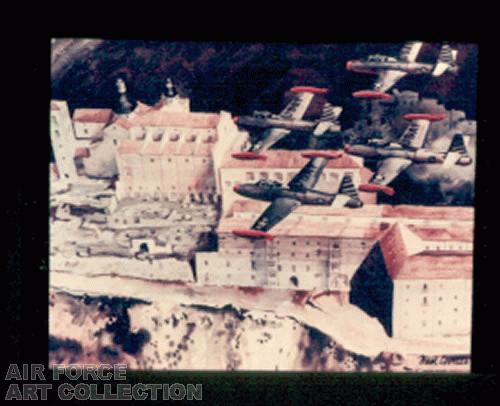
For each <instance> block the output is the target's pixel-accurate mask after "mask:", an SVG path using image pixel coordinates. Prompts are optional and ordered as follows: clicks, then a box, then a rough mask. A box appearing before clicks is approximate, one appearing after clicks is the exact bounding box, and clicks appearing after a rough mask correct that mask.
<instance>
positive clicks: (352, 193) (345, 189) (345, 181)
mask: <svg viewBox="0 0 500 406" xmlns="http://www.w3.org/2000/svg"><path fill="white" fill-rule="evenodd" d="M337 193H338V194H342V195H347V196H349V197H350V198H351V199H359V195H358V191H357V190H356V187H355V186H354V183H353V181H352V174H351V173H346V174H345V175H344V177H343V178H342V181H341V182H340V187H339V190H338V192H337Z"/></svg>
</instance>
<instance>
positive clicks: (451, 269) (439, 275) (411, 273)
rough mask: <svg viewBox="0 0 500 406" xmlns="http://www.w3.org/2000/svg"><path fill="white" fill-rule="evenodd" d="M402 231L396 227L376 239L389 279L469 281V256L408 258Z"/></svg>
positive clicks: (398, 226) (393, 226) (446, 254)
mask: <svg viewBox="0 0 500 406" xmlns="http://www.w3.org/2000/svg"><path fill="white" fill-rule="evenodd" d="M402 227H404V226H401V225H400V224H398V223H395V224H393V225H392V226H391V227H389V228H388V229H387V230H386V231H385V233H383V234H382V235H381V236H380V238H379V244H380V248H381V250H382V255H383V257H384V262H385V265H386V267H387V271H388V273H389V275H390V276H391V278H392V279H412V280H428V279H471V278H472V255H471V254H470V253H454V254H451V253H444V254H443V253H440V252H428V251H427V252H422V253H418V254H416V255H408V248H409V247H407V244H408V242H406V241H405V239H404V237H403V234H402Z"/></svg>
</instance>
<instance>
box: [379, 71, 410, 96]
mask: <svg viewBox="0 0 500 406" xmlns="http://www.w3.org/2000/svg"><path fill="white" fill-rule="evenodd" d="M406 75H407V73H406V72H403V71H400V70H392V69H387V70H383V71H381V72H380V73H379V75H378V79H377V81H376V82H375V85H374V89H375V90H376V91H378V92H385V91H387V90H389V89H390V88H391V87H392V86H394V85H395V84H396V83H397V82H398V81H399V80H401V79H402V78H404V77H405V76H406Z"/></svg>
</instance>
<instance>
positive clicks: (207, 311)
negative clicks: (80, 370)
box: [49, 292, 449, 372]
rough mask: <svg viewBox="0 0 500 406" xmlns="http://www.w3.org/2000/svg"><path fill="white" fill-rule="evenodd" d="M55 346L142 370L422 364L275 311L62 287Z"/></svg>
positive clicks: (52, 358)
mask: <svg viewBox="0 0 500 406" xmlns="http://www.w3.org/2000/svg"><path fill="white" fill-rule="evenodd" d="M49 350H50V352H49V362H50V364H80V363H126V364H127V365H128V367H129V368H130V369H140V370H161V369H180V370H276V371H296V370H301V371H304V370H305V371H344V372H348V371H353V372H354V371H419V370H422V368H423V366H422V365H419V359H420V358H419V357H408V358H406V359H404V358H403V357H402V356H401V355H398V354H394V353H384V352H382V353H380V354H379V355H378V356H376V357H366V356H363V355H360V354H356V353H353V352H350V351H347V350H346V349H344V348H343V347H342V346H341V345H340V344H339V343H336V342H334V341H333V340H332V339H331V338H330V337H328V336H327V335H325V334H323V333H322V332H320V331H319V330H317V329H315V328H311V327H308V326H306V325H304V324H302V323H300V322H298V321H297V320H294V319H293V318H291V317H280V316H278V315H277V314H275V313H273V312H257V311H247V310H244V309H236V308H234V307H232V306H225V307H223V308H214V307H210V306H204V305H172V304H167V303H166V302H163V303H162V302H153V303H151V302H145V301H141V300H134V299H123V298H109V297H92V298H91V297H88V296H73V295H70V294H67V293H60V292H59V293H52V294H51V296H50V338H49ZM448 368H449V367H448ZM430 370H432V368H431V369H430Z"/></svg>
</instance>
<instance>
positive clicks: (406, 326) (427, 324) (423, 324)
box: [403, 319, 458, 330]
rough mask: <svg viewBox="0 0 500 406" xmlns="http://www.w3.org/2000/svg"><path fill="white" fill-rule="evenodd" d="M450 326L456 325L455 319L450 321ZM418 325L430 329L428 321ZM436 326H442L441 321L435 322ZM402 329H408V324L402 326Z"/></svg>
mask: <svg viewBox="0 0 500 406" xmlns="http://www.w3.org/2000/svg"><path fill="white" fill-rule="evenodd" d="M451 324H453V325H454V326H456V325H457V324H458V321H457V319H453V320H452V322H451ZM420 325H421V326H422V327H430V326H431V325H432V324H431V323H429V322H428V321H426V320H422V322H421V324H420ZM436 325H438V326H442V325H443V321H442V320H437V322H436ZM403 328H404V329H405V330H406V329H408V324H404V325H403Z"/></svg>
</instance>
